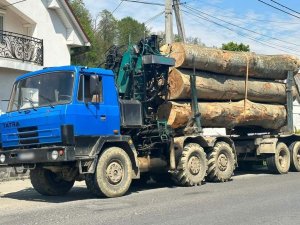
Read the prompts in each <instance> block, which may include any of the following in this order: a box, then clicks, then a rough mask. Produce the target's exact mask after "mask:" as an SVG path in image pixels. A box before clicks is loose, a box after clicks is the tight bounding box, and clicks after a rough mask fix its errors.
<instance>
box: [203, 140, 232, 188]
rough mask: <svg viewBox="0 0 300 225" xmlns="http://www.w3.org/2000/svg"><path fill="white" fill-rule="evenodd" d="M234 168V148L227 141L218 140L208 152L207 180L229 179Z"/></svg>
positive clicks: (221, 180)
mask: <svg viewBox="0 0 300 225" xmlns="http://www.w3.org/2000/svg"><path fill="white" fill-rule="evenodd" d="M234 169H235V157H234V154H233V149H232V148H231V147H230V145H229V144H227V143H226V142H223V141H221V142H217V143H216V144H215V146H214V148H213V149H212V151H211V152H210V153H209V154H208V172H207V180H208V181H212V182H226V181H229V180H230V178H231V177H232V175H233V171H234Z"/></svg>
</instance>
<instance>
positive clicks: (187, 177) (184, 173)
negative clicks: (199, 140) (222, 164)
mask: <svg viewBox="0 0 300 225" xmlns="http://www.w3.org/2000/svg"><path fill="white" fill-rule="evenodd" d="M177 170H178V171H177V172H176V173H174V174H172V176H173V180H174V181H175V182H176V183H177V184H179V185H181V186H197V185H201V184H202V182H203V180H204V177H205V175H206V171H207V159H206V154H205V152H204V150H203V148H202V147H201V146H200V145H198V144H195V143H190V144H187V145H186V146H185V147H184V149H183V152H182V155H181V157H180V160H179V163H178V166H177Z"/></svg>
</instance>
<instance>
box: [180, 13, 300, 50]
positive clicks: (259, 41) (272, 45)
mask: <svg viewBox="0 0 300 225" xmlns="http://www.w3.org/2000/svg"><path fill="white" fill-rule="evenodd" d="M181 11H182V12H184V13H186V14H187V15H190V14H191V12H187V11H185V10H181ZM192 15H193V16H195V17H198V18H200V19H203V20H205V21H208V22H211V23H213V24H215V25H217V26H220V27H222V28H224V29H227V30H229V31H231V32H234V33H236V34H237V35H239V36H243V37H245V38H247V39H250V40H253V41H255V42H257V43H260V44H262V45H263V46H268V47H270V48H274V49H277V50H280V51H282V52H285V53H289V54H291V52H288V51H286V50H285V49H282V46H279V47H280V48H278V47H274V46H278V45H275V44H272V43H268V42H266V41H262V40H258V39H257V38H255V37H253V36H248V35H245V34H242V33H240V32H238V31H236V30H233V29H232V28H230V27H227V26H224V25H223V24H220V23H218V22H215V21H213V20H211V19H209V18H207V17H204V16H200V15H198V14H195V13H193V12H192ZM201 24H202V23H201ZM291 51H293V50H292V49H291ZM294 52H296V51H294ZM293 54H294V55H297V56H300V55H299V54H298V52H297V53H293Z"/></svg>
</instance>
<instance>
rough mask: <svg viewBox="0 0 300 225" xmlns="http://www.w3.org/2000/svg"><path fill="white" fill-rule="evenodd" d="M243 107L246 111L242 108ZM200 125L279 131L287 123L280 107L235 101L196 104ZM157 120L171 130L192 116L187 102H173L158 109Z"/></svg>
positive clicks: (179, 126) (283, 111) (281, 106)
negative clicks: (199, 114)
mask: <svg viewBox="0 0 300 225" xmlns="http://www.w3.org/2000/svg"><path fill="white" fill-rule="evenodd" d="M244 106H246V108H245V107H244ZM199 109H200V113H201V124H202V126H204V127H226V128H234V127H237V126H239V127H241V126H258V127H262V128H265V129H272V130H274V129H279V128H281V127H283V126H284V125H285V123H286V109H285V107H284V106H283V105H270V104H259V103H253V102H251V101H248V100H246V104H245V103H244V100H242V101H238V102H201V103H199ZM158 112H159V118H160V119H162V120H166V121H167V122H168V124H169V125H170V126H171V127H172V128H175V129H176V128H182V127H184V126H186V125H187V124H188V122H189V118H191V117H192V110H191V106H190V103H182V102H172V101H169V102H167V103H166V104H163V105H161V106H160V108H159V110H158Z"/></svg>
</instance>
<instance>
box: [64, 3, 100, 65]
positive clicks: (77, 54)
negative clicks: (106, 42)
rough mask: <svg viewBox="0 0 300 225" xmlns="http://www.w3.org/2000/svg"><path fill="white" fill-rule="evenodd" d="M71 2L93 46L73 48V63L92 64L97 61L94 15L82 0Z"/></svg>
mask: <svg viewBox="0 0 300 225" xmlns="http://www.w3.org/2000/svg"><path fill="white" fill-rule="evenodd" d="M69 3H70V5H71V7H72V9H73V11H74V14H75V15H76V17H77V18H78V20H79V22H80V24H81V25H82V27H83V29H84V31H85V33H86V34H87V36H88V38H89V40H90V42H91V47H89V48H87V47H82V48H73V49H72V50H71V63H72V64H74V65H87V66H91V65H93V64H94V62H95V61H96V54H95V51H96V49H95V45H94V44H95V40H96V39H95V35H94V30H93V28H92V22H93V20H92V16H91V14H90V13H89V11H88V10H87V9H86V7H85V5H84V3H83V1H82V0H69Z"/></svg>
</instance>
